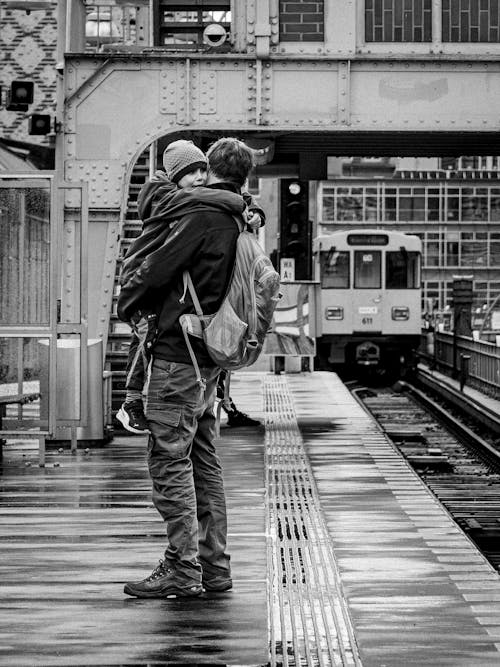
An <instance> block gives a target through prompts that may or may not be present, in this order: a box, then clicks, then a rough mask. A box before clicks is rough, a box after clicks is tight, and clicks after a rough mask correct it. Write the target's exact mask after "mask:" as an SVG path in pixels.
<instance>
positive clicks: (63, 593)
mask: <svg viewBox="0 0 500 667" xmlns="http://www.w3.org/2000/svg"><path fill="white" fill-rule="evenodd" d="M231 394H232V396H233V398H234V400H235V402H236V403H237V405H238V407H239V408H240V409H241V410H244V411H245V412H248V413H249V414H251V415H252V416H254V417H256V418H259V419H261V420H262V424H263V425H262V426H261V427H258V428H252V429H231V428H227V427H225V425H224V423H223V424H222V428H221V438H220V442H219V444H218V448H219V453H220V456H221V459H222V462H223V465H224V470H225V481H226V490H227V499H228V513H229V547H230V552H231V556H232V566H233V580H234V587H233V590H231V591H227V592H225V593H219V594H217V593H205V594H204V596H203V597H201V598H197V599H189V600H186V599H158V600H154V599H153V600H138V599H134V598H130V597H128V596H126V595H124V593H123V583H124V582H125V581H127V580H133V579H139V578H142V577H143V576H146V575H147V574H149V572H151V570H152V569H153V567H154V566H155V565H156V563H157V560H158V559H159V558H160V557H161V554H162V552H163V548H164V529H163V525H162V522H161V520H160V518H159V516H158V515H157V513H156V510H155V509H154V507H153V506H152V503H151V498H150V484H149V478H148V474H147V469H146V462H145V450H146V438H145V437H142V436H139V437H120V438H116V439H115V440H114V441H113V442H112V443H109V444H108V445H106V446H104V447H102V448H91V449H84V448H80V449H79V450H78V452H77V454H76V455H71V453H70V451H69V447H68V448H64V449H63V450H62V451H59V450H58V449H55V448H49V449H48V452H47V464H46V467H45V468H39V467H38V465H37V460H38V457H37V452H36V450H34V449H30V448H24V447H16V446H14V445H12V446H10V445H9V446H6V447H5V449H4V458H3V467H2V470H1V475H0V485H1V506H0V517H1V518H0V521H1V524H2V531H1V534H0V575H1V576H0V598H1V599H2V605H1V606H0V625H1V628H2V629H1V631H0V638H1V641H0V665H15V666H16V667H20V666H23V665H30V666H31V665H33V666H38V665H43V666H52V665H54V666H56V665H57V666H59V665H219V666H222V665H239V666H260V665H289V666H290V667H291V666H292V665H293V666H298V665H305V666H309V665H311V666H312V665H324V666H327V665H339V666H344V665H364V666H365V667H366V666H370V667H372V666H373V667H375V666H377V667H401V665H415V666H419V667H422V666H425V665H429V666H432V667H439V666H441V665H443V666H445V665H446V666H450V667H451V666H453V667H489V666H490V665H491V666H493V665H500V577H499V574H498V573H497V572H495V571H494V569H493V568H492V567H491V566H490V565H489V564H488V563H487V561H486V560H485V559H484V558H483V557H482V556H481V554H479V553H478V551H477V550H476V547H475V546H474V545H473V544H472V542H471V541H470V540H469V538H468V537H467V536H466V535H465V534H464V533H463V532H462V531H461V529H460V528H459V527H457V525H456V524H455V523H454V522H453V520H452V519H451V518H450V516H449V515H448V513H447V512H446V511H445V510H444V509H443V508H442V507H441V506H440V505H439V504H438V502H437V501H436V499H435V498H434V496H433V495H432V494H431V493H430V492H429V491H428V490H427V489H426V487H425V486H424V485H423V483H422V482H421V480H420V479H419V478H418V476H417V475H416V474H415V473H414V472H413V470H412V469H411V468H410V467H409V465H408V464H407V462H406V461H405V460H404V458H403V457H402V456H401V455H400V454H399V453H398V452H397V451H396V450H395V448H394V447H393V446H392V444H391V443H390V442H389V441H388V440H387V439H386V437H385V435H384V434H383V433H382V432H381V431H380V429H379V428H378V426H377V425H376V424H375V423H374V421H373V419H372V417H370V416H369V415H368V414H367V413H366V412H365V410H364V409H363V408H362V407H361V405H360V404H359V403H358V402H357V401H356V400H355V398H354V397H353V396H352V395H351V394H350V393H349V391H348V390H347V388H346V387H345V386H344V385H343V384H342V382H341V381H340V379H339V378H338V377H337V376H336V375H335V374H333V373H327V372H314V373H298V374H282V375H274V374H271V373H260V372H239V373H237V374H235V376H234V379H233V380H232V384H231Z"/></svg>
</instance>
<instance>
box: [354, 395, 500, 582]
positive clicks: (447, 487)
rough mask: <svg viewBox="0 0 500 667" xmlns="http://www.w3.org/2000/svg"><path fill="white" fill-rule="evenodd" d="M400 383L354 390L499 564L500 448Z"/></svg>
mask: <svg viewBox="0 0 500 667" xmlns="http://www.w3.org/2000/svg"><path fill="white" fill-rule="evenodd" d="M397 386H398V389H399V390H398V391H394V390H393V389H390V388H384V389H380V388H378V389H376V390H374V389H367V388H362V387H351V391H352V392H353V394H354V395H355V396H356V397H357V398H358V400H360V401H361V402H362V403H363V405H364V406H365V407H366V409H367V410H368V411H369V412H370V413H371V414H372V415H373V416H374V417H375V419H376V420H377V422H378V423H379V425H380V427H381V428H382V429H383V430H384V431H385V433H386V434H387V435H388V437H389V438H390V439H391V440H392V442H393V443H394V445H395V446H396V447H397V448H398V449H399V451H400V452H401V453H402V454H403V456H404V457H405V458H406V459H407V460H408V462H409V463H410V464H411V465H412V467H413V468H414V469H415V471H416V472H417V473H418V475H419V476H420V477H421V478H422V479H423V481H424V482H425V484H426V485H427V486H428V488H429V489H430V490H431V491H432V492H433V493H434V495H435V496H436V497H437V498H438V499H439V501H440V502H441V503H442V504H443V505H444V506H445V507H446V509H447V510H448V511H449V513H450V514H451V516H452V517H453V518H454V520H455V521H456V522H457V524H458V525H459V526H460V527H461V528H462V529H463V530H464V531H465V532H466V533H467V534H468V535H469V537H470V538H471V540H472V541H473V542H475V544H476V545H477V547H478V549H479V550H480V551H481V552H482V553H483V554H484V556H485V557H486V558H487V559H488V560H489V562H490V563H491V564H492V565H493V567H495V568H496V569H497V570H500V452H499V451H498V450H497V449H496V448H495V447H494V446H493V445H492V444H491V443H488V442H486V441H485V440H483V439H482V438H480V437H478V436H476V435H475V433H474V431H473V430H471V429H470V427H467V426H465V425H462V424H460V422H459V421H458V420H457V418H456V416H453V415H451V414H450V413H449V412H448V411H447V410H446V409H445V408H443V407H442V406H441V405H438V404H437V403H435V402H434V401H432V400H430V399H428V398H427V397H426V396H425V395H424V394H423V393H422V392H420V391H418V390H417V389H415V388H414V387H412V386H411V385H407V384H406V383H398V385H397ZM401 390H403V391H401Z"/></svg>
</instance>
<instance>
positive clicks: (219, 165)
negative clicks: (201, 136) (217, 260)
mask: <svg viewBox="0 0 500 667" xmlns="http://www.w3.org/2000/svg"><path fill="white" fill-rule="evenodd" d="M207 158H208V165H209V169H210V171H211V172H212V173H213V174H214V176H215V177H216V178H219V179H220V180H221V181H228V182H229V183H234V184H235V185H237V186H238V187H239V188H241V187H243V185H244V184H245V181H246V180H247V178H248V174H249V173H250V171H251V170H252V167H253V165H254V161H253V152H252V149H251V148H249V147H248V146H247V145H246V144H245V143H243V141H240V140H239V139H236V138H235V137H222V139H218V140H217V141H216V142H215V143H213V144H212V145H211V146H210V148H209V149H208V151H207Z"/></svg>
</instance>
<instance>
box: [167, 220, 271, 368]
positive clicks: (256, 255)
mask: <svg viewBox="0 0 500 667" xmlns="http://www.w3.org/2000/svg"><path fill="white" fill-rule="evenodd" d="M235 220H236V221H237V222H238V227H239V229H240V234H239V236H238V239H237V242H236V258H235V263H234V268H233V272H232V275H231V279H230V281H229V287H228V290H227V292H226V296H225V297H224V299H223V301H222V304H221V306H220V308H219V310H218V311H217V312H216V313H214V314H212V315H204V314H203V312H202V310H201V307H200V302H199V300H198V297H197V295H196V290H195V288H194V285H193V281H192V280H191V276H190V275H189V272H188V271H184V273H183V280H184V294H183V296H182V297H181V299H180V301H181V303H183V302H184V296H185V294H186V292H187V291H188V290H189V293H190V295H191V299H192V301H193V304H194V307H195V311H196V315H192V314H184V315H181V317H180V318H179V322H180V324H181V327H182V331H183V333H184V338H185V340H186V344H187V346H188V350H189V354H190V356H191V360H192V362H193V365H194V367H195V371H196V373H197V377H198V380H199V381H200V372H199V367H198V363H197V361H196V358H195V356H194V352H193V349H192V347H191V343H190V341H189V335H192V336H197V337H198V338H202V339H203V341H204V343H205V346H206V348H207V352H208V354H209V355H210V357H211V358H212V360H213V362H214V363H215V364H216V365H217V366H219V367H220V368H222V369H224V370H228V371H234V370H238V369H239V368H244V367H245V366H250V365H251V364H253V363H254V362H255V361H257V359H258V357H259V355H260V353H261V352H262V346H263V344H264V339H265V337H266V334H267V332H268V330H269V327H270V325H271V321H272V319H273V315H274V310H275V308H276V306H277V304H278V301H279V300H280V298H281V296H282V294H281V293H280V277H279V274H278V273H277V272H276V271H275V269H274V267H273V265H272V263H271V260H270V259H269V257H268V256H267V255H266V254H265V253H264V251H263V250H262V248H261V246H260V245H259V243H258V241H257V239H256V237H255V236H254V235H253V234H252V233H251V232H248V231H242V222H241V221H240V220H239V219H237V218H235Z"/></svg>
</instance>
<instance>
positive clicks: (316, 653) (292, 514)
mask: <svg viewBox="0 0 500 667" xmlns="http://www.w3.org/2000/svg"><path fill="white" fill-rule="evenodd" d="M264 385H265V386H264V399H265V414H266V440H265V464H266V465H265V468H266V486H267V505H268V526H267V528H268V536H269V537H268V540H269V542H268V559H269V573H270V576H269V609H270V616H271V618H270V623H269V627H270V649H271V665H283V666H284V667H286V666H295V665H296V666H299V665H300V666H307V667H309V666H313V665H320V666H325V667H326V666H336V665H339V666H342V667H344V666H345V665H356V666H360V665H361V660H360V658H359V652H358V648H357V646H356V641H355V637H354V631H353V627H352V623H351V620H350V617H349V613H348V609H347V604H346V600H345V597H344V595H343V593H342V587H341V582H340V578H339V573H338V569H337V566H336V562H335V556H334V553H333V550H332V547H331V544H330V538H329V535H328V531H327V528H326V525H325V522H324V518H323V516H322V513H321V509H320V504H319V498H318V494H317V490H316V487H315V483H314V479H313V476H312V471H311V468H310V465H309V462H308V460H307V457H306V454H305V450H304V444H303V441H302V436H301V434H300V431H299V428H298V425H297V420H296V416H295V411H294V406H293V400H292V397H291V395H290V393H289V390H288V386H287V383H286V379H285V378H282V377H279V376H267V377H266V378H265V380H264Z"/></svg>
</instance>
